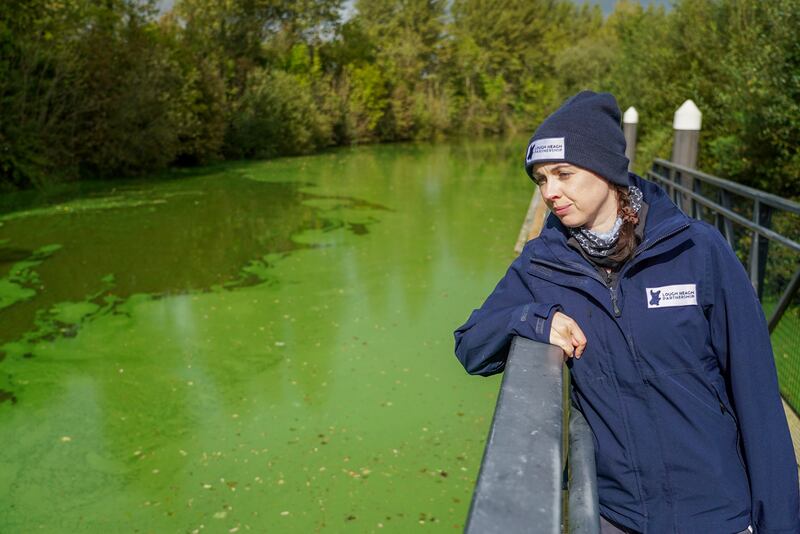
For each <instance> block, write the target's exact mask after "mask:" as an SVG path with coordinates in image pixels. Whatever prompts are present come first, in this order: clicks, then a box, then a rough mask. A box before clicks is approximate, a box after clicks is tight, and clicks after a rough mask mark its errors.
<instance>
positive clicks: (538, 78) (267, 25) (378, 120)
mask: <svg viewBox="0 0 800 534" xmlns="http://www.w3.org/2000/svg"><path fill="white" fill-rule="evenodd" d="M352 7H353V5H351V4H350V3H345V2H344V1H343V0H177V1H176V2H175V5H174V7H173V9H172V10H171V11H169V12H167V13H158V12H157V10H156V9H155V7H154V1H153V0H150V1H141V0H105V1H104V2H95V1H93V0H71V1H70V2H63V1H57V0H8V1H7V2H4V3H2V4H0V51H1V52H2V54H0V187H45V186H47V184H49V183H53V182H59V181H64V180H72V179H78V178H102V179H113V178H116V177H122V176H128V175H135V174H141V173H146V172H150V171H153V170H157V169H161V168H164V167H166V166H169V165H195V164H203V163H206V162H209V161H213V160H215V159H218V158H251V157H252V158H262V157H273V156H279V155H291V154H301V153H310V152H314V151H317V150H320V149H323V148H325V147H328V146H334V145H341V144H349V143H363V142H382V141H397V140H407V139H435V138H440V137H444V136H480V135H500V134H503V135H507V134H508V135H513V134H528V133H530V132H531V131H532V130H533V129H534V128H535V126H536V125H537V124H538V123H539V122H540V121H541V120H542V119H543V118H544V117H545V116H546V115H547V114H548V113H550V112H551V111H552V110H553V109H555V108H556V107H557V106H558V105H559V104H560V103H561V102H562V101H563V100H564V99H565V98H567V97H568V96H570V95H571V94H574V93H575V92H576V91H579V90H581V89H585V88H588V89H593V90H596V91H611V92H612V93H614V94H615V95H616V97H617V99H618V101H619V103H620V106H621V107H622V108H623V109H625V108H627V107H628V106H631V105H633V106H635V107H636V108H637V109H638V111H639V116H640V121H641V122H640V125H639V144H638V154H637V161H638V170H640V171H641V170H643V168H644V167H645V166H647V165H649V162H650V161H651V160H652V158H653V157H656V156H660V157H668V156H669V153H670V148H671V147H670V145H671V139H672V132H671V119H672V114H673V113H674V111H675V109H676V108H677V107H678V106H679V105H680V104H681V103H682V102H683V101H684V100H685V99H687V98H691V99H693V100H694V101H695V103H697V105H698V106H699V107H700V109H701V110H702V111H703V113H704V116H703V131H702V133H701V147H700V162H699V166H700V167H701V168H703V169H704V170H707V171H709V172H712V173H715V174H719V175H721V176H725V177H728V178H731V179H734V180H738V181H741V182H744V183H747V184H750V185H753V186H756V187H760V188H763V189H768V190H770V191H773V192H775V193H777V194H780V195H785V196H793V197H796V196H798V195H800V155H798V154H799V153H798V151H797V139H800V45H798V40H797V38H796V33H797V28H800V0H774V1H770V2H759V1H757V0H693V1H690V0H678V1H676V2H675V3H674V6H673V7H672V9H670V10H664V9H663V8H654V7H649V8H646V9H645V8H643V7H641V5H640V4H639V3H638V2H633V1H631V0H621V1H619V2H618V3H617V5H616V7H615V9H614V11H613V12H612V13H611V14H610V15H609V16H608V17H605V18H604V17H603V14H602V13H601V11H600V9H599V8H598V7H596V6H595V7H590V6H588V5H586V4H585V3H573V2H570V1H567V0H511V1H508V2H500V3H498V2H492V1H489V0H453V1H445V0H358V1H357V2H355V4H354V7H355V10H354V12H353V13H351V14H350V16H348V17H346V19H345V17H343V13H345V11H346V10H347V9H352Z"/></svg>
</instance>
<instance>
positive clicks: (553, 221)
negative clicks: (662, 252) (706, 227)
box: [528, 172, 691, 265]
mask: <svg viewBox="0 0 800 534" xmlns="http://www.w3.org/2000/svg"><path fill="white" fill-rule="evenodd" d="M628 177H629V179H630V182H631V184H632V185H635V186H636V187H638V188H639V189H641V190H642V197H643V199H644V201H645V202H647V204H648V207H649V209H648V210H647V214H646V217H645V225H644V239H643V240H642V243H641V244H640V245H639V247H637V249H636V252H635V253H634V254H635V255H638V254H640V253H642V252H644V251H645V250H647V249H648V248H650V247H651V246H653V245H655V244H656V243H658V242H659V241H660V240H661V239H663V238H664V237H666V236H669V235H671V234H672V233H676V232H679V231H680V230H682V229H683V228H685V227H687V226H688V225H689V223H690V221H691V219H690V218H689V217H687V216H686V215H685V214H684V213H683V212H681V210H680V209H678V207H677V206H676V205H675V204H674V203H673V202H672V200H671V199H670V198H669V196H668V195H667V193H666V192H665V191H664V190H663V189H662V188H661V186H659V185H658V184H655V183H653V182H651V181H649V180H645V179H644V178H642V177H640V176H638V175H636V174H634V173H632V172H629V173H628ZM568 238H569V232H568V231H567V229H566V227H565V226H564V225H563V224H561V221H560V220H559V219H558V217H556V216H555V215H554V214H552V213H551V214H550V215H548V217H547V220H546V221H545V226H544V228H543V229H542V232H541V233H540V234H539V239H535V240H533V241H532V242H531V247H530V249H529V250H528V255H529V257H530V259H531V260H534V259H541V260H544V261H549V262H556V263H576V264H579V265H580V264H583V263H586V260H585V259H584V258H583V257H582V256H581V255H580V253H579V252H578V251H577V250H575V249H573V248H572V247H569V246H567V239H568ZM630 261H631V260H629V261H628V263H630Z"/></svg>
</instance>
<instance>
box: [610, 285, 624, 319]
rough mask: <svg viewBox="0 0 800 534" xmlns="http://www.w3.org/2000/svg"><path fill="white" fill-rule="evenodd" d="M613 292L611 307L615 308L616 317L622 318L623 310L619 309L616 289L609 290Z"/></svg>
mask: <svg viewBox="0 0 800 534" xmlns="http://www.w3.org/2000/svg"><path fill="white" fill-rule="evenodd" d="M609 289H610V290H611V306H612V307H613V308H614V317H622V310H620V309H619V304H617V292H616V291H614V288H613V287H612V288H609Z"/></svg>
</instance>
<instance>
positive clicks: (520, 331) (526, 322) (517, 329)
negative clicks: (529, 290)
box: [509, 302, 563, 343]
mask: <svg viewBox="0 0 800 534" xmlns="http://www.w3.org/2000/svg"><path fill="white" fill-rule="evenodd" d="M562 309H563V308H562V307H561V305H560V304H542V303H539V302H531V303H528V304H525V305H524V306H522V307H521V308H520V310H519V311H518V312H517V313H514V314H513V317H512V320H511V325H509V326H510V330H511V333H512V334H516V335H518V336H522V337H525V338H528V339H532V340H533V341H538V342H540V343H550V327H551V325H552V324H553V316H554V315H555V312H557V311H562Z"/></svg>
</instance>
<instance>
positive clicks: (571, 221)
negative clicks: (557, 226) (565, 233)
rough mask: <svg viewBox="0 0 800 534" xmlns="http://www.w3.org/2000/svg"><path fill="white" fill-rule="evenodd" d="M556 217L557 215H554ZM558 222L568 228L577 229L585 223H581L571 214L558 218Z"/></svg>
mask: <svg viewBox="0 0 800 534" xmlns="http://www.w3.org/2000/svg"><path fill="white" fill-rule="evenodd" d="M556 217H558V215H556ZM558 220H560V221H561V224H563V225H564V226H568V227H569V228H579V227H580V226H583V224H584V223H585V221H581V220H580V219H578V218H577V217H573V216H572V214H571V213H568V214H566V215H564V216H561V217H558Z"/></svg>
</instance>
